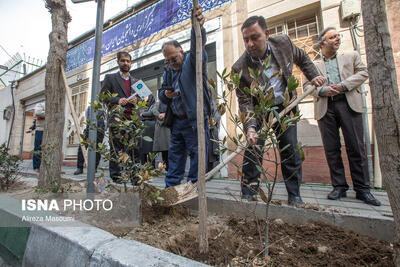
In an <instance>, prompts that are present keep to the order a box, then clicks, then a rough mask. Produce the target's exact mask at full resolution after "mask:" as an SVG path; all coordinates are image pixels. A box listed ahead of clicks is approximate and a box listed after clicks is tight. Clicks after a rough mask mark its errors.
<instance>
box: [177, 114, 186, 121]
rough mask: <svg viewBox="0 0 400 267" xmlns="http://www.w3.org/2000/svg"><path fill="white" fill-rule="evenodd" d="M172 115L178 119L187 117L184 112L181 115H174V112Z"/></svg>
mask: <svg viewBox="0 0 400 267" xmlns="http://www.w3.org/2000/svg"><path fill="white" fill-rule="evenodd" d="M174 117H176V118H178V119H180V120H183V119H186V118H187V115H186V114H183V115H175V114H174Z"/></svg>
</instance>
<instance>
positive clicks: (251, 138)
mask: <svg viewBox="0 0 400 267" xmlns="http://www.w3.org/2000/svg"><path fill="white" fill-rule="evenodd" d="M246 138H247V142H249V143H250V144H252V145H255V144H256V143H257V138H258V135H257V132H256V129H255V128H254V127H249V128H248V129H247V133H246Z"/></svg>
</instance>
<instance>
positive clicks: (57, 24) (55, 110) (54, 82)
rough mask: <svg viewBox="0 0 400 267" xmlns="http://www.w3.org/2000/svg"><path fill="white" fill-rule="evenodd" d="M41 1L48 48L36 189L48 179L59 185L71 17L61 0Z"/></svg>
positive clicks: (42, 185) (46, 182) (47, 182)
mask: <svg viewBox="0 0 400 267" xmlns="http://www.w3.org/2000/svg"><path fill="white" fill-rule="evenodd" d="M45 4H46V8H47V9H48V10H49V11H50V13H51V21H52V32H51V33H50V35H49V39H50V50H49V55H48V57H47V64H46V78H45V91H46V120H45V122H46V123H45V127H44V132H43V141H42V160H41V166H40V175H39V187H40V188H44V187H45V186H46V185H47V184H49V183H50V182H52V181H57V182H58V183H59V184H60V178H61V177H60V173H61V164H62V160H63V159H62V144H63V131H64V119H65V118H64V105H65V85H64V82H63V77H62V73H61V66H64V68H65V63H66V56H67V49H68V40H67V28H68V22H70V20H71V17H70V15H69V13H68V11H67V7H66V3H65V0H46V1H45Z"/></svg>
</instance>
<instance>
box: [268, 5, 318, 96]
mask: <svg viewBox="0 0 400 267" xmlns="http://www.w3.org/2000/svg"><path fill="white" fill-rule="evenodd" d="M268 24H271V26H268V28H269V31H270V35H271V36H274V35H278V34H287V35H288V36H289V37H290V39H291V40H292V41H293V43H294V44H295V45H296V46H298V47H299V48H301V49H303V50H304V51H306V52H307V54H308V56H309V57H310V58H311V60H316V59H318V58H320V54H319V48H318V34H319V17H318V14H317V13H309V14H308V15H301V16H297V17H294V18H293V17H291V18H288V19H285V20H281V21H279V22H275V23H268V22H267V25H268ZM293 75H294V76H295V77H296V78H297V80H298V81H299V87H298V88H297V93H298V94H302V93H303V88H302V85H303V82H304V76H303V74H302V72H301V70H300V69H299V68H298V67H295V68H294V70H293ZM307 98H311V96H308V97H307ZM307 98H306V99H307Z"/></svg>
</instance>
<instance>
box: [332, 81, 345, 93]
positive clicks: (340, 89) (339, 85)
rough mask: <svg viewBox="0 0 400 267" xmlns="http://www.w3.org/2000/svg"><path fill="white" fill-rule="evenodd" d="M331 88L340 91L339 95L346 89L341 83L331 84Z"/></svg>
mask: <svg viewBox="0 0 400 267" xmlns="http://www.w3.org/2000/svg"><path fill="white" fill-rule="evenodd" d="M329 86H330V87H332V88H333V89H334V90H336V91H338V92H339V93H340V92H343V91H344V88H343V86H342V85H341V84H340V83H338V84H330V85H329Z"/></svg>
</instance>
